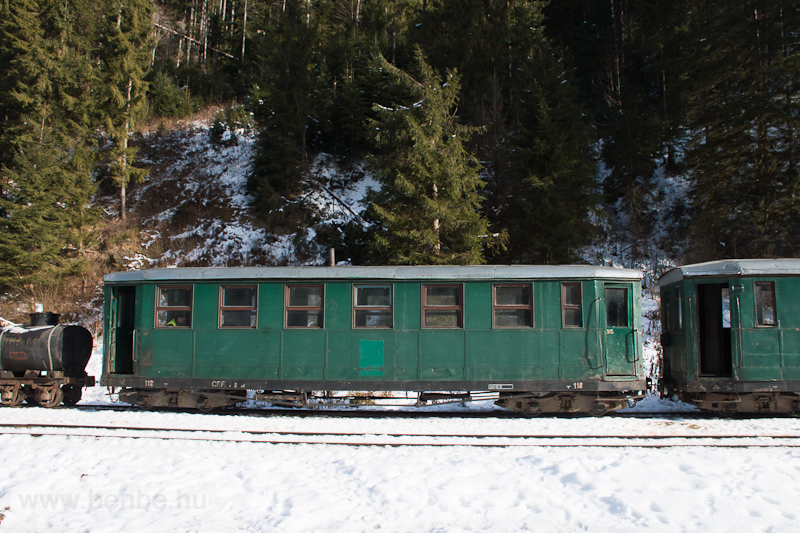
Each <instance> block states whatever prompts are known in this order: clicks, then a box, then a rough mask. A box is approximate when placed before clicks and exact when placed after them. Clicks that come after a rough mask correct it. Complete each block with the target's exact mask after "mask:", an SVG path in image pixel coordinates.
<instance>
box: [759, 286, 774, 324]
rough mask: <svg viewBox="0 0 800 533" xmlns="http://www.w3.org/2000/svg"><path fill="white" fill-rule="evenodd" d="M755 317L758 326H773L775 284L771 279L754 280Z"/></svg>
mask: <svg viewBox="0 0 800 533" xmlns="http://www.w3.org/2000/svg"><path fill="white" fill-rule="evenodd" d="M756 319H757V321H758V325H759V326H774V325H775V324H776V322H775V284H774V283H773V282H771V281H757V282H756Z"/></svg>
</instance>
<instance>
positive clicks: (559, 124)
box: [492, 42, 598, 264]
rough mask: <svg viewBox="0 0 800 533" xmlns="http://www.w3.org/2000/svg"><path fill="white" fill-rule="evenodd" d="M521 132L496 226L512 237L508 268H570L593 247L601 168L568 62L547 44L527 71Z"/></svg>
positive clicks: (534, 53) (512, 138) (498, 188)
mask: <svg viewBox="0 0 800 533" xmlns="http://www.w3.org/2000/svg"><path fill="white" fill-rule="evenodd" d="M518 76H519V77H520V78H521V81H523V83H521V84H520V85H521V88H520V90H519V102H518V103H517V106H518V113H519V116H518V118H517V127H516V129H515V130H513V131H512V132H510V133H509V135H508V139H506V140H505V141H504V143H503V145H502V148H503V150H504V151H505V153H506V154H507V155H505V156H504V157H505V158H506V162H505V166H504V168H503V169H502V172H499V173H498V175H496V176H494V177H493V180H492V186H493V189H492V194H493V196H494V199H495V205H497V206H498V207H497V209H496V210H495V211H494V216H496V217H497V218H496V220H495V224H496V225H497V226H499V227H505V228H507V229H508V233H509V237H510V242H509V246H508V251H507V252H506V253H504V254H502V255H501V256H500V258H501V259H503V260H505V261H507V262H512V263H515V262H525V263H550V264H552V263H571V262H574V261H575V260H577V259H578V257H577V251H578V249H579V248H580V247H582V246H585V245H586V244H589V243H590V242H591V239H592V237H593V236H594V234H595V228H594V226H593V224H592V223H591V222H590V215H591V213H592V211H593V209H594V206H595V204H596V203H597V200H598V199H597V197H596V194H595V192H594V190H595V188H596V182H595V176H596V173H597V164H596V162H595V158H596V154H595V152H594V150H593V148H592V146H591V139H590V137H589V134H588V125H587V123H586V120H585V117H584V116H583V113H582V110H581V107H580V105H579V103H578V99H577V96H576V94H575V91H574V89H573V87H572V86H571V84H570V83H569V79H568V76H567V73H566V72H565V71H564V68H563V59H561V58H558V57H557V56H556V55H554V53H553V51H552V50H551V49H550V48H549V47H548V46H547V44H546V43H544V42H540V43H539V44H538V45H537V46H536V47H534V48H531V49H530V50H529V58H528V61H527V62H526V63H525V65H524V68H523V69H520V72H519V74H518Z"/></svg>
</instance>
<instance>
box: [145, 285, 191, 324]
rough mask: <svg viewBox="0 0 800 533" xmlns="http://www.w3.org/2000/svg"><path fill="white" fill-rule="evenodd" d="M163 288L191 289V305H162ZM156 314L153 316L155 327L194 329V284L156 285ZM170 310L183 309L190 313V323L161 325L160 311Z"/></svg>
mask: <svg viewBox="0 0 800 533" xmlns="http://www.w3.org/2000/svg"><path fill="white" fill-rule="evenodd" d="M161 289H185V290H188V291H189V305H188V307H187V306H161V305H159V302H160V301H161ZM155 310H156V312H155V316H154V317H153V318H154V319H155V320H154V322H155V325H154V327H155V328H156V329H192V326H193V325H194V285H156V301H155ZM161 311H164V312H169V311H183V312H188V313H189V324H187V325H185V326H179V325H177V324H176V325H174V326H169V325H167V324H164V325H161V324H159V321H158V314H159V312H161Z"/></svg>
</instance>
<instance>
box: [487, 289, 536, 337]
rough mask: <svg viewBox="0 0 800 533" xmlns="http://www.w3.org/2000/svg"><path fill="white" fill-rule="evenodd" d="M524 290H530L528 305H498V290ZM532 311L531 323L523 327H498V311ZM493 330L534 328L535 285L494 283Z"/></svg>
mask: <svg viewBox="0 0 800 533" xmlns="http://www.w3.org/2000/svg"><path fill="white" fill-rule="evenodd" d="M504 287H508V288H513V287H516V288H523V289H528V301H529V302H530V303H528V304H527V305H517V304H510V305H501V304H498V303H497V289H498V288H504ZM498 310H503V311H530V323H529V324H525V325H523V326H498V325H497V311H498ZM492 328H494V329H523V328H525V329H529V328H533V283H493V284H492Z"/></svg>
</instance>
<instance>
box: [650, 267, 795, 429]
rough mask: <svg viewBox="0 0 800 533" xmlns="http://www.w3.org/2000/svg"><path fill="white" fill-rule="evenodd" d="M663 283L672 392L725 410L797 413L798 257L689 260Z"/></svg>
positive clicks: (667, 377) (667, 381)
mask: <svg viewBox="0 0 800 533" xmlns="http://www.w3.org/2000/svg"><path fill="white" fill-rule="evenodd" d="M659 285H660V287H661V304H662V313H661V319H662V331H663V333H662V339H661V344H662V346H663V349H664V377H663V379H662V389H664V390H665V392H666V393H667V394H671V393H677V394H678V395H679V396H680V398H681V399H682V400H684V401H687V402H690V403H693V404H695V405H697V406H698V407H700V408H702V409H707V410H711V411H716V412H719V413H721V414H732V413H736V412H745V413H754V412H780V413H794V414H800V260H798V259H746V260H725V261H713V262H709V263H700V264H695V265H686V266H682V267H678V268H675V269H672V270H670V271H669V272H667V273H666V274H664V275H663V276H662V277H661V279H660V280H659Z"/></svg>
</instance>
